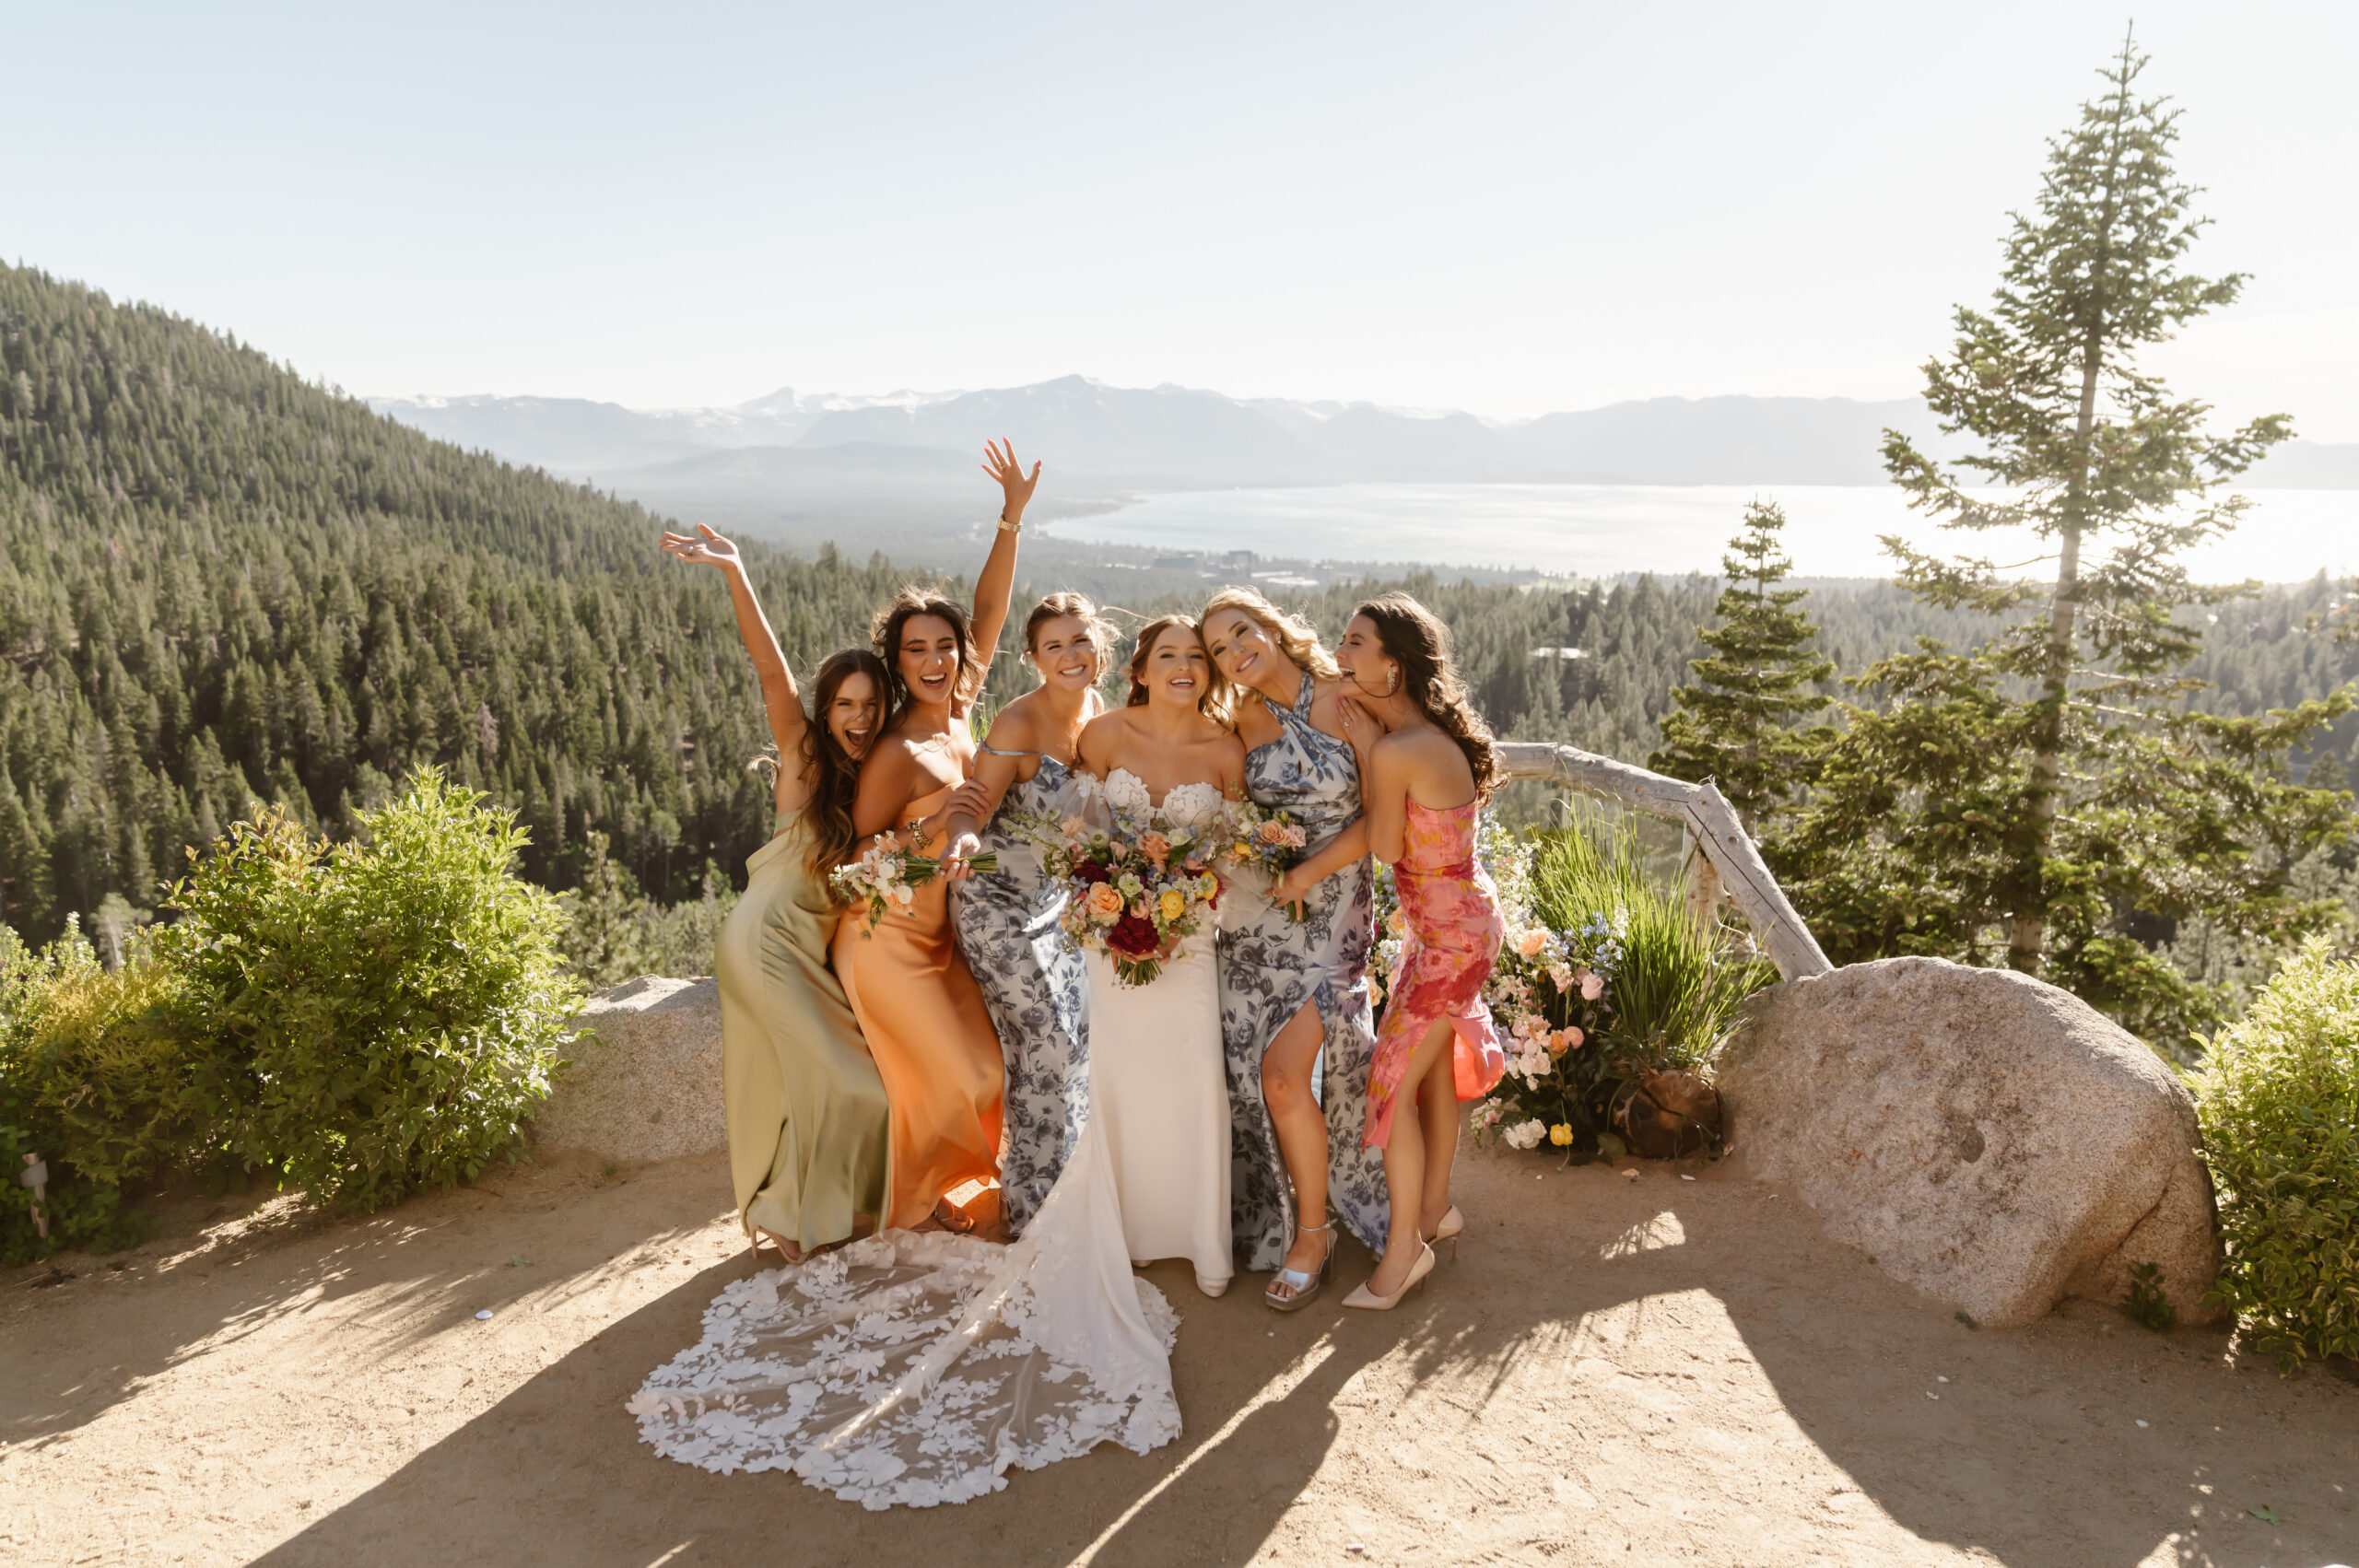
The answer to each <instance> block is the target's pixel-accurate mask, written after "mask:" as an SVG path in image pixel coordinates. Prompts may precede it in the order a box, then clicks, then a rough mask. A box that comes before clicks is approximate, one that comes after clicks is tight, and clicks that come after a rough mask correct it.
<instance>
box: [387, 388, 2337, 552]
mask: <svg viewBox="0 0 2359 1568" xmlns="http://www.w3.org/2000/svg"><path fill="white" fill-rule="evenodd" d="M370 404H371V405H372V406H373V407H375V408H377V409H378V410H379V411H380V412H381V413H385V414H388V415H392V416H393V418H395V419H397V420H400V421H401V422H403V423H405V424H407V425H410V426H413V427H416V428H417V429H420V430H423V431H425V432H426V433H428V434H429V435H433V436H438V437H440V438H442V439H446V440H450V441H454V442H456V443H458V444H460V445H462V446H464V447H469V448H479V449H483V450H487V451H491V452H494V453H496V454H497V455H499V456H500V457H502V458H506V459H508V460H510V461H511V462H522V463H528V464H533V465H535V466H538V467H542V468H546V469H547V470H549V471H550V472H551V473H554V474H563V475H567V476H569V477H573V478H581V479H593V480H595V481H596V482H597V484H598V485H599V486H601V487H603V488H608V489H612V490H614V491H616V492H618V493H620V494H622V495H626V496H628V497H632V498H634V499H638V500H640V501H643V502H645V503H647V504H648V505H649V506H651V507H654V508H656V509H660V510H663V511H669V512H675V513H677V514H679V515H681V516H683V517H689V518H698V519H705V520H710V521H716V522H719V521H724V520H725V521H727V522H729V523H731V524H734V525H735V526H740V527H752V528H755V529H757V530H758V531H759V532H763V533H765V534H767V535H769V536H770V537H773V538H779V539H782V540H785V541H787V542H790V543H816V535H814V536H812V537H810V538H807V539H806V537H805V535H806V534H809V533H810V532H811V530H813V529H814V528H816V527H819V526H822V525H824V526H825V527H826V528H827V531H828V532H830V533H831V534H840V532H842V528H843V524H844V523H845V522H847V521H850V522H853V523H855V524H857V525H859V526H860V527H861V528H862V529H863V531H865V532H871V533H873V535H874V538H875V539H876V542H877V543H879V544H885V545H886V546H887V547H890V546H892V545H895V544H901V543H904V542H908V541H911V540H916V539H922V538H927V537H936V536H939V534H940V532H941V531H942V530H943V529H944V528H945V527H947V526H952V525H954V524H955V525H964V524H966V523H968V522H971V521H972V518H973V512H974V508H975V495H976V490H975V484H976V480H977V477H978V476H977V474H976V471H975V464H976V461H977V456H978V454H979V453H980V449H981V447H982V444H983V442H984V441H985V440H986V439H992V438H994V437H1004V438H1006V439H1011V440H1013V441H1014V442H1015V446H1016V449H1017V451H1019V452H1020V453H1022V454H1023V455H1025V456H1026V457H1027V458H1029V457H1035V456H1037V457H1042V458H1045V459H1046V460H1047V461H1048V462H1050V465H1051V466H1052V467H1053V468H1054V469H1055V470H1056V471H1057V475H1058V479H1057V483H1056V485H1055V486H1054V488H1053V491H1052V492H1044V494H1043V497H1042V503H1043V504H1042V515H1045V516H1051V517H1053V516H1056V515H1061V514H1062V515H1066V516H1071V515H1076V514H1080V513H1086V512H1090V511H1098V510H1104V509H1108V508H1109V507H1112V506H1116V505H1119V504H1121V501H1122V499H1123V498H1124V497H1126V496H1128V495H1130V494H1134V493H1137V492H1141V491H1154V490H1197V489H1218V488H1228V487H1259V486H1310V485H1338V484H1354V483H1367V482H1382V481H1413V482H1425V483H1440V482H1523V483H1560V484H1563V483H1570V484H1597V485H1882V484H1884V483H1886V482H1887V481H1886V478H1885V475H1884V466H1883V462H1882V459H1881V457H1880V455H1879V448H1880V446H1881V443H1882V441H1883V438H1884V430H1885V429H1886V428H1895V429H1899V430H1901V431H1904V432H1906V433H1907V434H1908V435H1909V436H1911V437H1912V438H1914V439H1918V440H1919V442H1920V444H1931V445H1932V446H1933V447H1934V448H1935V449H1936V450H1941V449H1942V444H1943V443H1942V438H1941V436H1940V434H1939V432H1938V430H1937V428H1936V427H1935V423H1934V420H1933V416H1932V414H1931V411H1930V410H1929V409H1928V408H1927V407H1926V406H1925V404H1923V403H1922V402H1921V401H1919V400H1918V399H1915V398H1907V399H1895V400H1891V401H1886V402H1864V401H1860V400H1856V399H1851V398H1798V397H1708V398H1684V397H1662V398H1652V399H1648V400H1645V401H1642V402H1629V403H1617V404H1609V405H1608V406H1606V407H1603V408H1593V409H1588V410H1584V411H1581V412H1578V413H1565V414H1547V415H1541V416H1540V417H1538V418H1535V419H1529V420H1523V421H1520V422H1514V423H1508V422H1501V421H1494V420H1487V419H1483V418H1478V417H1476V416H1475V415H1472V414H1466V413H1461V412H1455V411H1451V412H1442V413H1424V412H1411V411H1404V410H1399V409H1391V408H1383V407H1379V406H1377V405H1375V404H1366V403H1351V404H1345V403H1305V402H1292V401H1286V400H1282V399H1251V400H1245V399H1238V398H1232V397H1228V396H1226V395H1224V394H1222V393H1220V392H1209V391H1203V390H1201V389H1196V388H1189V387H1179V386H1168V385H1167V386H1159V387H1152V388H1129V387H1113V386H1108V385H1106V384H1105V383H1103V382H1100V381H1097V380H1090V379H1089V378H1087V377H1084V376H1065V377H1062V378H1060V379H1058V380H1050V381H1041V382H1039V383H1036V384H1034V385H1030V386H1023V387H1008V388H1000V389H993V390H987V391H980V392H895V393H891V394H889V395H886V396H881V397H871V396H850V395H843V394H836V393H816V394H815V393H808V392H796V391H794V390H793V389H792V388H783V389H780V391H778V392H772V393H770V394H769V396H767V397H760V398H756V399H754V400H752V401H751V402H748V403H744V404H738V405H736V406H735V407H732V408H696V409H672V410H651V411H640V410H633V409H628V408H625V407H622V406H621V405H619V404H611V403H594V402H590V401H587V400H582V399H576V398H542V397H497V396H477V397H454V398H372V399H370ZM2250 483H2252V484H2253V485H2255V486H2282V487H2295V488H2336V489H2340V488H2359V444H2354V445H2342V446H2332V445H2324V444H2320V443H2315V442H2304V441H2295V442H2293V443H2290V444H2289V446H2288V447H2287V448H2286V449H2283V450H2281V451H2279V452H2278V453H2276V454H2275V455H2273V456H2272V457H2271V458H2270V460H2269V461H2268V462H2266V463H2265V464H2263V465H2262V466H2261V467H2260V468H2259V469H2257V470H2256V471H2255V472H2254V474H2253V475H2252V478H2251V481H2250Z"/></svg>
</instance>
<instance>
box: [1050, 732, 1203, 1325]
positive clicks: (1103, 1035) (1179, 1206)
mask: <svg viewBox="0 0 2359 1568" xmlns="http://www.w3.org/2000/svg"><path fill="white" fill-rule="evenodd" d="M1105 795H1106V803H1107V804H1109V805H1110V806H1112V807H1113V808H1114V809H1115V810H1117V811H1119V812H1121V813H1124V814H1125V815H1127V816H1129V817H1131V818H1133V820H1135V821H1139V822H1144V821H1146V820H1147V819H1148V818H1149V817H1150V816H1159V817H1161V818H1162V819H1163V820H1164V821H1165V822H1168V823H1169V824H1171V825H1173V826H1176V827H1183V828H1189V829H1191V830H1196V831H1201V830H1203V828H1205V827H1208V826H1209V825H1211V824H1212V823H1213V822H1214V820H1215V819H1216V818H1217V817H1219V816H1220V815H1221V813H1222V810H1223V807H1222V802H1221V795H1220V791H1219V790H1217V789H1215V788H1214V787H1213V786H1212V785H1210V784H1182V785H1180V786H1179V787H1178V788H1177V789H1175V790H1172V791H1171V792H1170V793H1169V794H1168V795H1167V796H1165V797H1164V799H1163V803H1162V804H1161V805H1160V806H1157V805H1156V804H1155V803H1154V802H1153V801H1152V799H1151V798H1150V797H1149V795H1148V793H1147V788H1146V784H1145V781H1144V780H1143V779H1141V778H1139V777H1138V776H1137V775H1136V774H1134V773H1132V772H1130V771H1129V770H1128V769H1126V768H1121V767H1118V768H1116V769H1114V771H1113V772H1112V773H1111V774H1109V776H1108V777H1107V779H1106V784H1105ZM1085 958H1086V963H1087V964H1088V965H1089V1094H1090V1118H1091V1125H1092V1127H1093V1128H1095V1129H1097V1130H1098V1132H1099V1136H1100V1141H1101V1143H1102V1144H1103V1146H1104V1149H1105V1152H1106V1157H1107V1159H1108V1160H1109V1162H1110V1163H1111V1164H1112V1166H1113V1170H1114V1192H1115V1196H1116V1198H1117V1199H1118V1200H1119V1202H1120V1203H1121V1211H1122V1235H1123V1236H1124V1238H1125V1245H1126V1246H1128V1247H1129V1249H1130V1255H1131V1258H1132V1260H1133V1262H1138V1263H1152V1262H1155V1261H1156V1260H1157V1259H1159V1258H1186V1259H1187V1260H1188V1261H1189V1262H1190V1263H1191V1265H1193V1266H1194V1268H1195V1270H1196V1288H1197V1289H1199V1290H1201V1291H1203V1293H1205V1294H1206V1295H1215V1296H1216V1295H1218V1294H1220V1293H1221V1292H1223V1291H1225V1290H1226V1289H1227V1288H1228V1281H1229V1280H1230V1278H1231V1277H1232V1276H1233V1275H1235V1273H1236V1272H1237V1259H1236V1254H1235V1251H1234V1249H1233V1244H1232V1242H1231V1241H1230V1237H1229V1224H1228V1179H1229V1148H1228V1124H1229V1114H1228V1068H1227V1065H1226V1059H1225V1058H1224V1056H1223V1054H1222V1046H1221V1033H1220V968H1219V965H1218V963H1217V961H1216V960H1215V957H1214V954H1213V933H1212V932H1211V931H1210V930H1200V931H1198V932H1197V933H1196V935H1195V936H1194V937H1192V938H1191V939H1190V941H1189V943H1188V946H1187V947H1186V949H1185V950H1183V951H1182V952H1181V953H1180V954H1179V955H1178V956H1177V957H1174V958H1171V959H1168V960H1166V961H1165V963H1164V965H1163V973H1162V974H1161V975H1160V976H1158V977H1156V980H1155V982H1154V983H1153V984H1152V985H1145V986H1136V987H1133V986H1125V985H1122V984H1121V983H1119V982H1118V981H1117V980H1116V979H1115V977H1114V965H1113V964H1112V963H1111V961H1109V959H1108V958H1107V957H1106V956H1105V954H1100V953H1090V954H1086V955H1085Z"/></svg>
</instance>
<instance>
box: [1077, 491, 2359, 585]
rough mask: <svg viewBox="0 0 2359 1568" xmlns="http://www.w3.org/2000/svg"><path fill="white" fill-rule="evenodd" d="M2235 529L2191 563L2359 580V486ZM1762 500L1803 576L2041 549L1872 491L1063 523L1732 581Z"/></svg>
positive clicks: (1338, 506) (1223, 544) (2217, 570)
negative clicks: (1750, 514) (1948, 525)
mask: <svg viewBox="0 0 2359 1568" xmlns="http://www.w3.org/2000/svg"><path fill="white" fill-rule="evenodd" d="M2248 494H2249V495H2250V497H2251V498H2252V501H2253V507H2252V509H2251V510H2250V511H2248V513H2246V519H2245V522H2244V524H2243V525H2242V526H2241V527H2240V528H2238V530H2237V531H2236V533H2234V534H2232V535H2231V536H2230V537H2229V538H2227V539H2225V540H2222V541H2215V542H2213V543H2212V544H2206V545H2204V546H2203V547H2202V548H2201V549H2199V550H2197V551H2196V552H2194V553H2193V554H2192V555H2190V556H2189V563H2188V564H2189V570H2190V571H2191V572H2192V573H2193V574H2194V575H2195V576H2196V577H2197V578H2198V579H2201V580H2212V581H2234V580H2238V579H2244V578H2248V577H2257V578H2259V579H2262V580H2263V581H2267V582H2291V581H2295V580H2299V579H2305V578H2308V577H2311V576H2313V575H2315V574H2316V573H2317V572H2318V570H2319V569H2320V568H2325V569H2326V570H2328V571H2330V572H2334V573H2337V574H2345V573H2350V572H2353V571H2354V570H2359V490H2254V491H2250V492H2248ZM1755 497H1765V498H1767V499H1770V500H1774V501H1776V502H1777V503H1778V505H1779V506H1781V507H1783V508H1784V509H1785V512H1786V532H1785V535H1784V537H1785V542H1786V549H1787V553H1788V554H1789V555H1790V556H1792V557H1793V561H1794V569H1795V571H1796V573H1797V574H1799V575H1801V576H1804V577H1888V576H1890V575H1891V570H1892V568H1891V564H1890V562H1889V559H1888V558H1887V557H1886V556H1884V554H1883V553H1882V552H1881V551H1880V550H1879V549H1878V547H1877V544H1876V539H1877V536H1878V535H1879V534H1884V533H1899V534H1901V535H1903V536H1904V537H1906V538H1907V539H1908V540H1909V541H1910V542H1911V543H1913V544H1917V545H1918V546H1919V548H1930V549H1934V550H1946V551H1953V552H1961V553H1964V552H1971V553H1973V554H1977V555H1986V556H1990V557H1991V558H1992V559H1995V560H1998V561H1999V562H2001V564H2002V565H2004V564H2010V563H2013V562H2017V561H2022V560H2024V559H2025V558H2026V557H2028V556H2032V555H2035V554H2037V553H2038V552H2037V550H2036V547H2035V546H2032V545H2030V544H2028V543H2027V542H2026V541H2024V540H2022V539H2020V538H2013V539H2011V538H2008V537H2006V536H2005V535H2002V534H1998V533H1985V534H1979V535H1977V534H1970V533H1961V532H1945V531H1943V530H1942V529H1939V528H1935V527H1932V526H1931V525H1929V524H1928V523H1927V522H1925V521H1924V520H1922V519H1920V518H1919V517H1917V516H1916V515H1915V514H1913V513H1912V512H1910V511H1909V510H1908V509H1907V506H1906V505H1904V504H1903V502H1902V500H1901V497H1900V494H1899V492H1898V491H1896V490H1895V489H1892V488H1889V487H1886V486H1810V485H1793V486H1759V487H1757V488H1754V487H1743V486H1652V485H1335V486H1320V487H1319V488H1314V489H1271V490H1191V491H1184V492H1175V493H1168V494H1163V495H1154V496H1148V497H1144V498H1142V499H1141V500H1139V501H1138V502H1137V503H1135V504H1134V505H1132V506H1128V507H1125V508H1123V509H1121V510H1120V511H1115V512H1109V513H1107V514H1105V515H1103V516H1099V517H1088V518H1074V519H1070V520H1067V521H1060V522H1056V523H1053V524H1050V532H1054V533H1056V534H1057V535H1059V536H1060V537H1062V538H1067V539H1086V540H1096V541H1099V542H1102V543H1106V544H1138V545H1146V546H1150V547H1153V548H1157V549H1167V550H1209V551H1217V552H1226V551H1230V550H1251V551H1253V552H1255V553H1256V554H1258V555H1262V556H1278V557H1282V558H1296V559H1302V560H1311V561H1320V560H1326V561H1364V562H1428V563H1434V564H1438V565H1448V566H1461V567H1494V568H1508V569H1523V568H1530V569H1535V570H1539V571H1543V572H1546V573H1549V574H1551V575H1555V576H1568V577H1613V576H1616V575H1618V574H1620V573H1623V572H1633V571H1654V572H1662V573H1667V574H1668V573H1676V572H1687V571H1698V572H1718V571H1719V568H1720V553H1721V551H1722V549H1723V548H1725V546H1726V544H1727V542H1728V540H1729V537H1730V536H1731V534H1733V533H1734V532H1736V531H1737V528H1738V526H1739V524H1740V522H1741V521H1743V513H1744V507H1745V503H1746V502H1748V501H1750V500H1752V499H1754V498H1755Z"/></svg>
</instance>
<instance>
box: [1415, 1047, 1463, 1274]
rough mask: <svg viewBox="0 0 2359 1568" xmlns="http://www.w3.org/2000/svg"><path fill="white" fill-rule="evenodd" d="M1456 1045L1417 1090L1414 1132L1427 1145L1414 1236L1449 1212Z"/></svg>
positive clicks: (1455, 1132) (1455, 1150)
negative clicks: (1424, 1182) (1424, 1177)
mask: <svg viewBox="0 0 2359 1568" xmlns="http://www.w3.org/2000/svg"><path fill="white" fill-rule="evenodd" d="M1457 1054H1458V1052H1457V1042H1455V1041H1452V1042H1451V1043H1450V1048H1449V1049H1447V1050H1444V1051H1441V1052H1439V1053H1438V1054H1437V1055H1436V1056H1435V1057H1434V1062H1433V1065H1432V1066H1431V1067H1429V1068H1427V1069H1426V1076H1425V1081H1424V1082H1421V1083H1420V1084H1419V1085H1418V1086H1417V1087H1418V1094H1417V1130H1418V1131H1419V1132H1420V1133H1422V1134H1423V1135H1424V1137H1425V1141H1426V1185H1425V1194H1424V1197H1423V1198H1422V1199H1420V1200H1419V1202H1418V1207H1417V1234H1418V1235H1432V1234H1433V1233H1434V1232H1435V1231H1436V1230H1438V1229H1439V1228H1440V1226H1441V1217H1442V1216H1443V1215H1444V1214H1447V1213H1448V1212H1449V1171H1450V1166H1451V1165H1453V1164H1456V1163H1457V1160H1458V1124H1459V1115H1458V1073H1457V1067H1456V1063H1455V1061H1454V1060H1453V1058H1455V1057H1456V1056H1457Z"/></svg>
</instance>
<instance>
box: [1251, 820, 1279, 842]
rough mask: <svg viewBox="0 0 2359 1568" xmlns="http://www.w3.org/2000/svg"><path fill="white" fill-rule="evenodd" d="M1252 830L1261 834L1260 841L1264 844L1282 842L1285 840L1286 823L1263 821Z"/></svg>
mask: <svg viewBox="0 0 2359 1568" xmlns="http://www.w3.org/2000/svg"><path fill="white" fill-rule="evenodd" d="M1253 831H1254V832H1255V833H1257V834H1259V835H1260V836H1261V838H1262V843H1264V844H1283V843H1285V841H1286V825H1285V823H1282V822H1265V823H1262V825H1260V826H1258V827H1256V828H1255V829H1254V830H1253Z"/></svg>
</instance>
